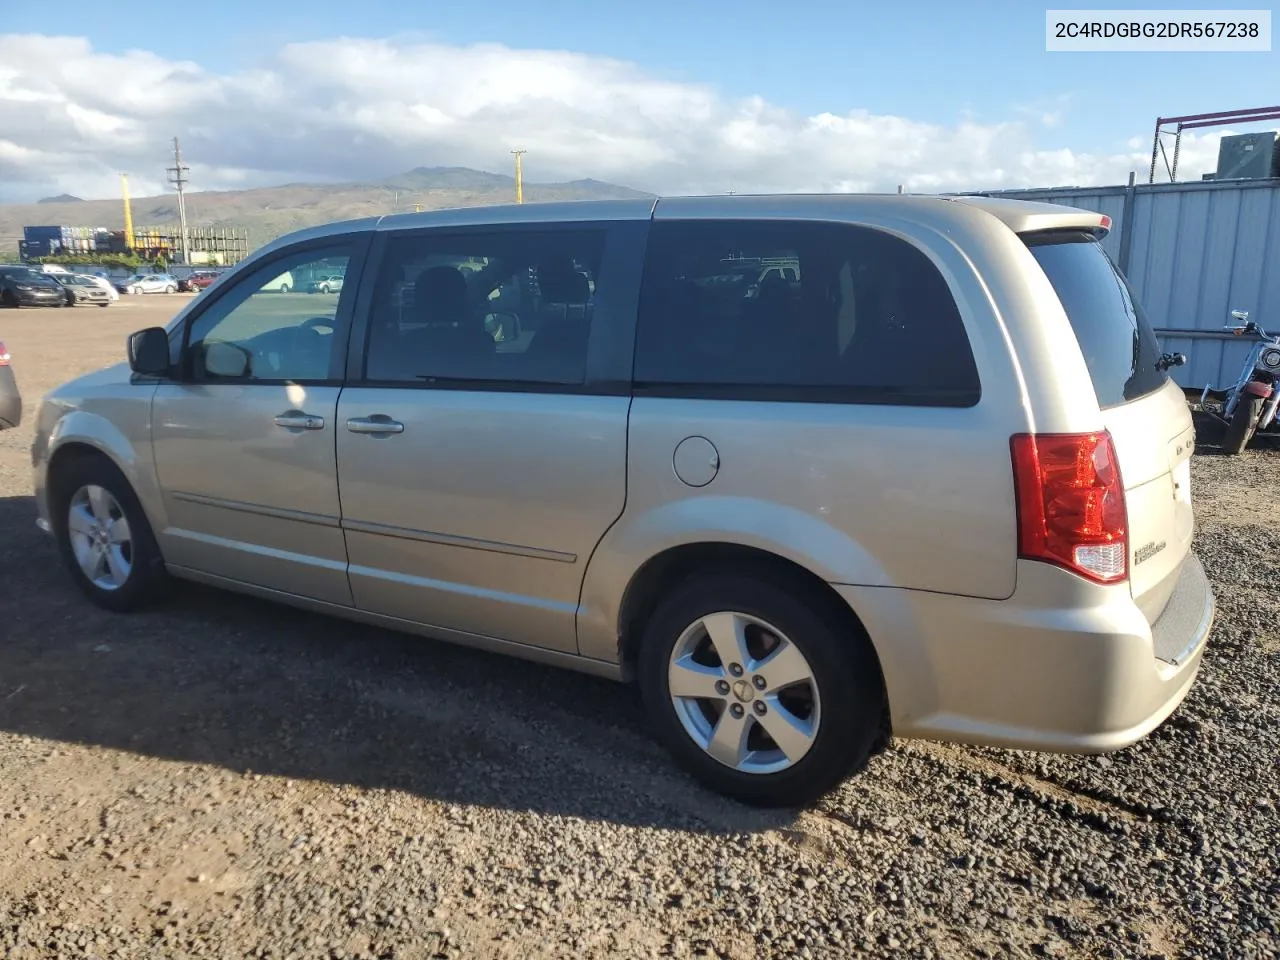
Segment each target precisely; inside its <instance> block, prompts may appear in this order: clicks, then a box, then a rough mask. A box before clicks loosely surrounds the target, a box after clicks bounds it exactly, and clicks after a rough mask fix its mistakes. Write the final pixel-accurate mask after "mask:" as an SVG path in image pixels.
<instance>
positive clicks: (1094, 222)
mask: <svg viewBox="0 0 1280 960" xmlns="http://www.w3.org/2000/svg"><path fill="white" fill-rule="evenodd" d="M943 199H946V200H950V201H952V202H953V203H963V204H966V205H968V206H971V207H977V208H978V209H979V210H983V211H985V212H986V213H989V214H991V215H992V216H993V217H995V218H996V219H997V220H1000V221H1001V222H1002V223H1004V225H1005V226H1007V227H1008V228H1009V229H1010V230H1012V231H1013V232H1014V233H1018V234H1022V233H1041V232H1045V231H1057V230H1083V231H1086V232H1088V233H1092V234H1093V235H1094V236H1096V237H1097V238H1098V239H1102V238H1103V237H1105V236H1106V235H1107V234H1108V233H1110V232H1111V218H1110V217H1109V216H1107V215H1106V214H1105V213H1098V212H1097V211H1096V210H1084V209H1082V208H1080V207H1068V206H1065V205H1064V204H1060V203H1044V202H1041V201H1036V200H1009V199H1007V198H1005V197H976V196H948V197H944V198H943Z"/></svg>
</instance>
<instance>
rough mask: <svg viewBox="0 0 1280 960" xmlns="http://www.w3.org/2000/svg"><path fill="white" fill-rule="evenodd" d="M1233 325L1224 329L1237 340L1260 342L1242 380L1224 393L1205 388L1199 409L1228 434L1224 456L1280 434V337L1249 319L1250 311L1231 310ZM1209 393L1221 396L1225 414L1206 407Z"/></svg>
mask: <svg viewBox="0 0 1280 960" xmlns="http://www.w3.org/2000/svg"><path fill="white" fill-rule="evenodd" d="M1231 319H1232V320H1233V321H1235V322H1234V323H1231V324H1228V325H1227V326H1226V327H1225V328H1224V329H1226V330H1230V331H1231V332H1232V333H1234V334H1235V335H1236V336H1237V337H1242V336H1246V335H1251V336H1253V337H1255V338H1256V339H1257V342H1256V343H1255V344H1254V345H1253V349H1252V350H1250V351H1249V355H1248V356H1247V357H1246V358H1245V361H1244V366H1243V367H1242V368H1241V370H1240V376H1239V378H1238V379H1237V380H1236V382H1235V383H1234V384H1232V385H1231V386H1230V387H1228V388H1227V389H1226V390H1225V391H1221V390H1217V391H1214V390H1212V389H1211V387H1210V386H1208V385H1206V386H1205V388H1204V392H1203V393H1201V394H1200V409H1201V410H1204V411H1206V412H1208V413H1211V414H1213V415H1214V416H1216V417H1217V418H1218V419H1219V420H1221V421H1222V422H1223V423H1224V424H1226V428H1227V432H1226V434H1225V435H1224V436H1223V439H1222V452H1223V453H1232V454H1235V453H1241V452H1243V451H1244V448H1245V447H1247V446H1248V445H1249V441H1250V440H1252V439H1253V438H1254V437H1255V436H1257V435H1259V434H1267V435H1271V436H1274V435H1276V434H1280V424H1278V423H1277V421H1276V406H1277V404H1280V335H1272V334H1270V333H1267V331H1266V330H1264V329H1262V327H1261V326H1260V325H1259V324H1257V323H1256V322H1254V321H1253V320H1250V319H1249V313H1248V311H1247V310H1232V311H1231ZM1210 392H1214V393H1222V394H1223V397H1222V411H1221V413H1217V412H1216V411H1213V410H1212V409H1210V408H1209V407H1207V406H1206V404H1205V401H1206V399H1207V398H1208V396H1209V394H1210Z"/></svg>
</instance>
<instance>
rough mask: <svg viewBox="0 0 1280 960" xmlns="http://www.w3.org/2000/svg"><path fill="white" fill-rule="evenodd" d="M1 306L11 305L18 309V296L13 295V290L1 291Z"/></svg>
mask: <svg viewBox="0 0 1280 960" xmlns="http://www.w3.org/2000/svg"><path fill="white" fill-rule="evenodd" d="M0 306H3V307H10V308H12V309H14V310H17V309H18V298H17V297H15V296H14V295H13V291H12V290H6V291H4V293H0Z"/></svg>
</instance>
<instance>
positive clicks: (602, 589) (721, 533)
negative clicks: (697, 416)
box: [578, 496, 896, 663]
mask: <svg viewBox="0 0 1280 960" xmlns="http://www.w3.org/2000/svg"><path fill="white" fill-rule="evenodd" d="M697 543H719V544H734V545H738V546H744V547H753V548H755V549H757V550H762V551H765V552H767V553H771V554H774V555H776V556H779V557H782V558H784V559H786V560H790V561H792V562H793V563H795V564H797V565H799V566H801V567H803V568H805V569H806V570H808V571H810V572H811V573H813V574H815V575H816V576H818V577H820V578H822V579H823V580H825V581H827V582H828V583H847V584H858V585H862V586H886V587H887V586H896V584H894V583H892V582H891V581H890V579H889V577H888V574H887V573H886V572H885V570H884V568H883V567H882V566H881V565H880V564H879V563H877V562H876V560H875V559H874V558H873V557H872V556H871V555H870V554H869V553H868V552H867V551H866V550H864V549H863V548H862V547H861V546H860V545H859V544H857V543H856V542H854V541H853V540H852V539H850V537H849V536H848V535H846V534H844V533H842V532H841V531H839V530H837V529H836V528H835V527H832V526H830V525H828V524H827V523H824V522H823V521H822V519H821V518H820V517H816V516H814V515H813V514H810V513H805V512H803V511H800V510H797V509H795V508H794V507H788V506H785V505H783V504H779V503H773V502H769V501H766V500H756V499H753V498H749V497H717V496H698V497H689V498H687V499H683V500H677V501H674V502H669V503H664V504H661V505H659V506H656V507H654V508H653V509H651V510H646V511H644V512H642V513H635V514H626V513H624V514H623V516H622V517H621V518H620V519H619V520H618V522H617V523H616V524H614V526H613V527H611V528H610V530H609V531H608V533H606V534H605V536H604V538H603V539H602V540H601V541H600V544H599V546H598V547H596V550H595V552H594V553H593V554H592V556H591V560H590V563H589V564H588V565H587V571H586V575H585V576H584V578H583V585H582V599H581V604H580V606H579V609H578V652H579V653H580V654H581V655H582V656H584V657H590V658H592V659H596V660H605V661H609V662H613V663H616V662H618V661H619V659H620V651H619V647H618V641H619V617H620V613H621V606H622V598H623V596H624V595H625V594H626V591H627V587H628V585H629V584H630V583H631V580H632V578H633V577H634V576H635V575H636V573H637V572H638V571H639V570H640V568H641V567H643V566H644V564H645V563H646V562H648V561H649V560H650V559H652V558H653V557H655V556H657V555H658V554H660V553H662V552H664V551H666V550H670V549H672V548H674V547H680V546H687V545H691V544H697Z"/></svg>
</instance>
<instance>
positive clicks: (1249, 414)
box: [1222, 393, 1266, 454]
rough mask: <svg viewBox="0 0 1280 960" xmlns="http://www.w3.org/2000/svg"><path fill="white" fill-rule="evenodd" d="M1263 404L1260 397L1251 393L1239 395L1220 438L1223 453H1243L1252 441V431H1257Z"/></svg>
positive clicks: (1263, 401)
mask: <svg viewBox="0 0 1280 960" xmlns="http://www.w3.org/2000/svg"><path fill="white" fill-rule="evenodd" d="M1265 402H1266V401H1265V400H1264V399H1263V398H1262V397H1255V396H1254V395H1253V394H1251V393H1245V394H1241V396H1240V399H1238V400H1237V401H1236V409H1235V412H1234V413H1233V414H1232V415H1231V422H1230V423H1229V424H1227V432H1226V434H1224V435H1223V438H1222V452H1223V453H1230V454H1237V453H1243V452H1244V448H1245V447H1247V446H1248V445H1249V441H1250V440H1252V439H1253V434H1254V431H1256V430H1257V429H1258V418H1259V417H1260V416H1261V415H1262V405H1263V403H1265Z"/></svg>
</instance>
